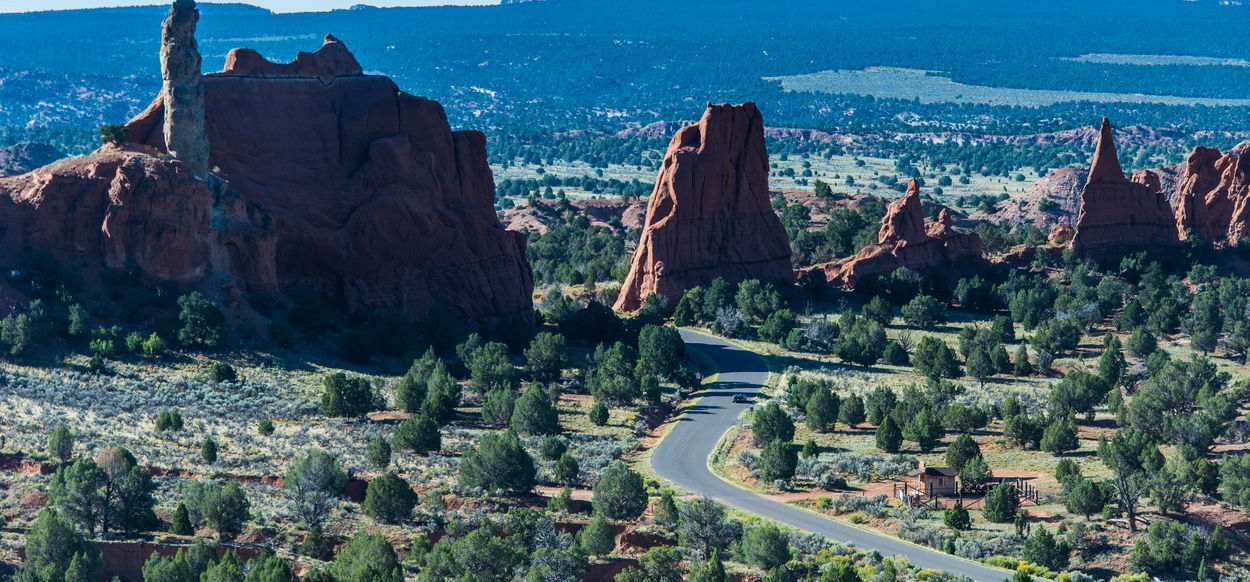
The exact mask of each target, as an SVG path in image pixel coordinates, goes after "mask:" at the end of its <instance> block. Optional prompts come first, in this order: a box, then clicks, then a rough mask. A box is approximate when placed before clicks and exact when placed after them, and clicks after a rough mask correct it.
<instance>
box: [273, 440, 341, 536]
mask: <svg viewBox="0 0 1250 582" xmlns="http://www.w3.org/2000/svg"><path fill="white" fill-rule="evenodd" d="M346 486H347V474H346V473H344V472H343V470H342V469H340V468H339V463H338V460H337V459H335V457H333V456H331V455H330V454H329V453H327V452H325V451H322V450H311V451H308V452H307V453H304V454H303V455H300V456H299V457H296V458H295V461H294V462H293V463H291V469H290V470H289V471H287V473H286V476H285V478H284V479H283V488H284V489H286V491H287V495H288V496H289V497H290V500H291V503H292V504H294V506H295V513H296V515H298V516H299V517H300V518H301V519H303V520H304V523H306V524H308V527H320V526H321V525H322V524H323V523H325V521H326V519H328V518H329V517H330V511H331V510H332V509H333V508H334V505H335V503H337V501H338V498H339V496H340V495H341V494H342V493H343V488H344V487H346Z"/></svg>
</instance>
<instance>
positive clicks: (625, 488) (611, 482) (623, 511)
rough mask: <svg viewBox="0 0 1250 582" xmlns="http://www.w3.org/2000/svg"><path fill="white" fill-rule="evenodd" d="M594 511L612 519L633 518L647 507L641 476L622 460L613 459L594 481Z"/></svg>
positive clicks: (645, 492)
mask: <svg viewBox="0 0 1250 582" xmlns="http://www.w3.org/2000/svg"><path fill="white" fill-rule="evenodd" d="M594 507H595V512H596V513H599V514H602V515H604V516H606V517H609V518H612V519H634V518H637V517H638V516H639V515H642V512H643V510H645V509H646V508H647V491H646V488H645V487H643V483H642V476H641V475H639V474H638V473H637V472H635V471H634V470H633V469H630V468H629V466H628V465H626V464H625V463H623V462H620V461H615V462H613V463H612V464H610V465H608V467H607V469H605V470H604V471H603V473H602V474H601V475H600V476H599V479H598V480H597V481H595V486H594Z"/></svg>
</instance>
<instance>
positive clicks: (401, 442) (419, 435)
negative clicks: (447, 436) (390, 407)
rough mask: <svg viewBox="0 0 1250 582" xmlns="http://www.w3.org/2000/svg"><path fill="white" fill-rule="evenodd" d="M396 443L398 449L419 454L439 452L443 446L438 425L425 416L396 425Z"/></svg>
mask: <svg viewBox="0 0 1250 582" xmlns="http://www.w3.org/2000/svg"><path fill="white" fill-rule="evenodd" d="M394 442H395V447H397V448H398V449H400V450H408V451H413V452H416V453H418V454H425V453H428V452H430V451H437V450H439V449H441V448H442V446H443V439H442V434H441V433H439V431H438V424H436V423H435V422H434V420H433V419H431V418H430V417H428V416H426V415H424V414H418V415H416V416H410V417H408V418H405V419H404V420H402V421H400V423H399V424H397V425H395V434H394Z"/></svg>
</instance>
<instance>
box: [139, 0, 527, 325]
mask: <svg viewBox="0 0 1250 582" xmlns="http://www.w3.org/2000/svg"><path fill="white" fill-rule="evenodd" d="M176 8H177V6H175V9H176ZM202 87H203V93H204V108H205V109H204V127H205V130H206V133H207V135H208V141H209V143H211V144H212V147H211V150H210V151H209V152H208V155H209V158H208V159H209V163H210V164H211V167H212V168H214V171H215V172H217V174H216V175H217V176H220V177H221V178H224V179H225V180H227V181H228V182H229V187H230V189H231V190H232V191H235V192H238V193H239V194H240V196H241V197H242V200H243V201H244V206H245V207H248V208H259V209H263V210H264V212H265V213H266V214H267V215H269V216H270V217H271V221H272V230H273V232H274V236H275V239H276V240H275V243H274V244H275V251H274V258H273V273H272V274H271V275H270V276H269V278H270V279H272V280H273V281H275V282H276V285H277V287H279V288H280V289H290V288H293V287H297V286H307V287H310V288H312V289H315V290H318V291H320V292H322V293H324V294H326V295H329V296H332V297H335V298H338V299H340V300H342V301H343V302H344V303H345V304H346V306H347V307H348V308H349V309H357V308H362V307H396V308H401V309H403V310H404V311H405V312H407V313H408V314H409V315H411V316H413V317H415V318H421V317H424V316H425V315H426V314H427V313H428V312H429V310H430V308H431V307H433V306H434V305H436V304H442V305H444V306H446V307H447V308H449V309H450V310H451V311H452V312H453V313H455V314H457V315H461V316H464V317H465V318H466V319H476V320H479V321H493V320H499V319H501V318H512V317H521V318H523V319H525V320H527V321H532V319H533V308H532V299H531V293H532V288H533V281H532V276H531V273H530V268H529V264H528V262H527V261H526V258H525V237H524V235H523V234H521V233H513V232H508V231H506V230H504V228H503V226H502V225H501V224H500V222H499V219H498V218H497V217H496V215H495V211H494V180H493V178H492V176H491V171H490V168H489V166H488V165H487V161H486V138H485V137H484V136H483V135H482V134H481V133H479V132H476V131H452V130H451V127H450V125H449V124H448V121H447V116H446V114H445V113H444V112H443V108H442V106H440V105H439V104H438V103H436V102H434V101H430V100H428V99H424V98H421V97H415V96H413V95H409V94H407V93H404V92H402V91H400V90H399V88H398V87H397V86H396V85H395V83H394V82H392V81H391V80H390V79H388V78H386V77H382V76H377V75H366V74H364V73H363V72H362V68H361V66H360V64H359V63H358V62H357V61H356V59H355V57H353V56H352V54H351V52H350V51H348V50H347V48H346V47H345V46H344V45H343V44H342V43H341V42H339V41H338V40H337V39H335V38H334V37H332V36H327V37H326V39H325V42H324V44H323V45H322V47H321V48H320V49H319V50H317V51H316V52H313V53H300V55H299V56H298V57H297V58H296V59H295V61H293V62H291V63H286V64H280V63H273V62H269V61H267V60H265V59H264V58H263V57H261V56H260V55H259V54H258V53H256V52H255V51H253V50H250V49H235V50H233V51H231V52H230V54H229V56H228V57H227V59H226V67H225V69H223V70H222V71H221V72H218V73H211V74H207V75H205V76H204V77H203V79H202ZM165 103H166V99H164V98H158V99H157V100H155V101H154V102H153V103H152V105H151V106H149V107H148V109H147V110H146V111H144V112H143V113H142V114H140V115H139V116H138V117H136V118H135V119H133V120H131V122H130V123H129V124H128V132H129V139H130V141H132V142H134V143H137V144H144V145H147V146H150V147H152V148H155V149H156V150H158V151H169V149H170V145H169V143H168V142H167V141H166V138H165V132H164V131H163V130H162V127H163V125H162V121H163V120H164V119H165V118H166V117H167V115H166V105H165ZM231 252H233V251H231ZM239 254H240V258H244V259H245V258H246V257H243V256H242V254H243V253H242V252H241V251H240V253H239ZM252 281H253V279H252V278H249V280H248V282H252Z"/></svg>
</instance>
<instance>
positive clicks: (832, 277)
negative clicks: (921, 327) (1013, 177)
mask: <svg viewBox="0 0 1250 582" xmlns="http://www.w3.org/2000/svg"><path fill="white" fill-rule="evenodd" d="M981 251H982V249H981V237H979V236H977V235H976V234H972V233H962V232H959V231H957V230H955V226H954V218H953V217H952V216H951V214H950V212H949V211H948V210H946V209H942V211H941V213H939V215H938V220H937V222H933V223H929V224H928V225H926V224H925V218H924V209H923V206H922V204H921V202H920V184H919V183H917V182H916V180H911V181H910V182H908V184H907V193H906V194H904V195H903V197H902V198H899V199H898V200H895V201H893V202H891V203H890V205H889V206H888V207H886V212H885V216H884V217H883V218H882V219H881V230H880V231H878V233H877V242H876V244H871V245H868V246H866V247H864V248H863V249H860V251H859V252H858V253H856V254H855V256H853V257H851V258H849V259H845V260H842V261H837V262H834V263H829V264H826V265H823V266H821V267H818V268H819V269H820V270H821V271H822V272H823V273H824V276H825V280H826V281H828V282H829V284H830V285H833V286H836V287H855V286H856V285H857V284H859V283H860V282H862V281H864V280H865V278H867V277H871V276H876V275H886V274H889V273H892V272H894V271H895V270H897V269H899V268H903V267H906V268H908V269H911V270H913V271H925V270H929V269H934V268H955V269H959V270H963V269H966V268H971V267H975V266H976V265H979V264H980V263H981V261H982V255H981Z"/></svg>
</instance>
